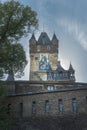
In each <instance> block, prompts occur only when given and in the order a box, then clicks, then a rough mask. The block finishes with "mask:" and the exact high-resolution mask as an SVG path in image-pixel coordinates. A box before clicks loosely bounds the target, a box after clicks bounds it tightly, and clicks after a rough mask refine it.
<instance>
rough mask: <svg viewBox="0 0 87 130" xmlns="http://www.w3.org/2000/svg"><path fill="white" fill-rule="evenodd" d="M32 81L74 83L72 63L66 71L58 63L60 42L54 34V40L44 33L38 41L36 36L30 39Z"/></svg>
mask: <svg viewBox="0 0 87 130" xmlns="http://www.w3.org/2000/svg"><path fill="white" fill-rule="evenodd" d="M29 42H30V44H29V49H30V80H31V81H58V82H61V81H62V82H63V81H64V82H74V81H75V76H74V73H75V71H74V69H73V67H72V65H71V63H70V66H69V69H68V70H65V69H64V68H63V67H62V66H61V63H60V61H58V48H59V40H58V39H57V37H56V35H55V34H54V35H53V37H52V40H50V38H49V37H48V35H47V33H46V32H42V33H41V34H40V36H39V38H38V40H36V38H35V36H34V34H33V35H32V37H31V39H30V41H29Z"/></svg>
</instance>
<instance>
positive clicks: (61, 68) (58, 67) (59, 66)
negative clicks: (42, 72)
mask: <svg viewBox="0 0 87 130" xmlns="http://www.w3.org/2000/svg"><path fill="white" fill-rule="evenodd" d="M56 70H57V71H62V72H63V71H65V70H64V69H63V67H62V66H61V64H60V61H58V66H57V69H56Z"/></svg>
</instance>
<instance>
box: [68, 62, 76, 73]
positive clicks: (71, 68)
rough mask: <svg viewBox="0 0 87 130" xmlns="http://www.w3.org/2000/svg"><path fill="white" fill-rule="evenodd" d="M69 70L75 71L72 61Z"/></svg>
mask: <svg viewBox="0 0 87 130" xmlns="http://www.w3.org/2000/svg"><path fill="white" fill-rule="evenodd" d="M69 71H72V72H74V71H75V70H74V69H73V67H72V64H71V62H70V66H69Z"/></svg>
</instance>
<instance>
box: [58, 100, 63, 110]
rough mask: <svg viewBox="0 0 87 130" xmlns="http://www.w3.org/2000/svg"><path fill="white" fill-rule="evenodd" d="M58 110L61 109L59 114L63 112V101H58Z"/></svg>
mask: <svg viewBox="0 0 87 130" xmlns="http://www.w3.org/2000/svg"><path fill="white" fill-rule="evenodd" d="M58 108H59V112H63V102H62V99H59V101H58Z"/></svg>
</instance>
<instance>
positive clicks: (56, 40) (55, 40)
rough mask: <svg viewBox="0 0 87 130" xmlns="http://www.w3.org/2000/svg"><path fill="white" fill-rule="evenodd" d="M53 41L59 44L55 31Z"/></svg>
mask: <svg viewBox="0 0 87 130" xmlns="http://www.w3.org/2000/svg"><path fill="white" fill-rule="evenodd" d="M52 43H53V44H58V39H57V37H56V34H55V33H54V34H53V37H52Z"/></svg>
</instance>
